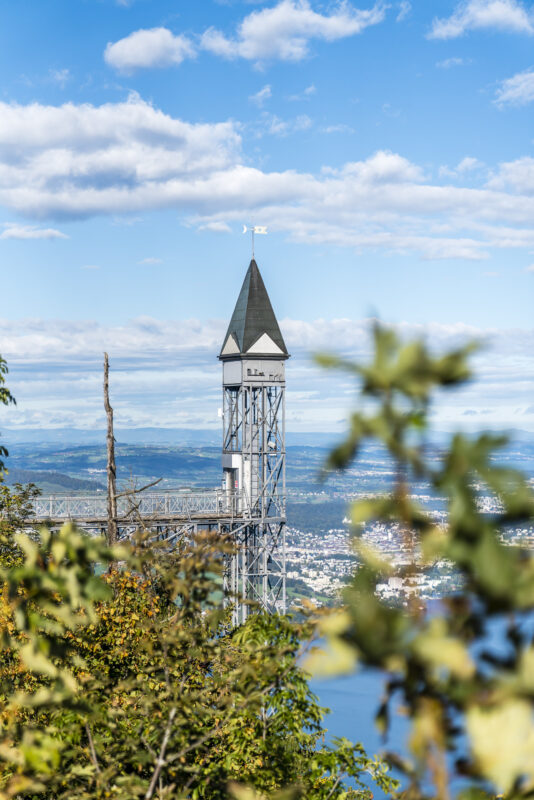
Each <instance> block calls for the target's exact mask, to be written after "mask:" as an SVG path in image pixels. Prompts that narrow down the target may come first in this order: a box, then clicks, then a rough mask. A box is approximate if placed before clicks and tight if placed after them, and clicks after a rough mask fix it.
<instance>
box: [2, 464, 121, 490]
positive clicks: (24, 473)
mask: <svg viewBox="0 0 534 800" xmlns="http://www.w3.org/2000/svg"><path fill="white" fill-rule="evenodd" d="M4 480H5V483H7V484H9V485H13V484H14V483H34V484H35V485H36V486H38V487H39V489H41V491H42V492H43V493H45V494H46V493H51V494H54V493H59V492H96V491H98V490H100V491H104V490H105V488H106V487H105V486H104V484H102V483H98V482H97V481H91V480H84V479H80V478H71V477H70V475H65V474H64V473H63V472H55V471H52V472H36V471H35V470H31V469H17V468H16V467H14V468H11V469H10V470H9V472H8V473H7V475H5V477H4Z"/></svg>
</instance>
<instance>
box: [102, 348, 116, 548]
mask: <svg viewBox="0 0 534 800" xmlns="http://www.w3.org/2000/svg"><path fill="white" fill-rule="evenodd" d="M104 408H105V409H106V416H107V420H108V428H107V435H106V444H107V478H108V480H107V485H108V529H107V540H108V544H109V545H110V546H111V545H114V544H115V543H116V541H117V469H116V466H115V437H114V435H113V409H112V407H111V405H110V403H109V358H108V354H107V353H104Z"/></svg>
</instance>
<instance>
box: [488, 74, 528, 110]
mask: <svg viewBox="0 0 534 800" xmlns="http://www.w3.org/2000/svg"><path fill="white" fill-rule="evenodd" d="M533 100H534V69H527V70H525V71H524V72H518V73H517V75H513V76H512V77H511V78H507V79H506V80H505V81H502V82H501V85H500V87H499V88H498V89H497V94H496V96H495V100H494V102H495V103H496V104H497V105H498V106H505V105H510V106H525V105H527V103H532V101H533Z"/></svg>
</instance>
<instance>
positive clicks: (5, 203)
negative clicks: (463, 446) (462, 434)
mask: <svg viewBox="0 0 534 800" xmlns="http://www.w3.org/2000/svg"><path fill="white" fill-rule="evenodd" d="M533 44H534V10H533V7H531V6H530V5H528V4H523V3H521V2H518V0H464V1H463V2H457V1H456V0H447V1H445V0H439V2H438V1H435V2H432V3H428V2H417V0H414V1H413V2H408V1H407V0H403V2H390V3H381V2H377V3H375V4H373V3H372V2H371V3H368V4H363V3H356V2H354V3H349V2H341V3H336V2H333V3H328V2H324V3H322V2H315V0H309V2H308V1H307V0H280V2H276V0H270V2H240V1H239V0H226V1H225V2H223V0H219V2H215V0H206V1H205V2H197V3H191V2H184V0H182V1H181V2H178V1H177V0H174V2H172V1H171V0H129V1H128V0H122V2H119V1H118V0H47V2H45V3H43V2H42V1H41V0H18V2H17V3H9V4H8V3H4V4H3V6H2V9H1V11H0V69H1V74H2V88H1V90H0V269H1V274H2V277H1V280H2V284H1V285H2V303H1V306H0V352H1V353H2V354H3V355H4V356H5V357H7V358H8V360H9V363H10V366H11V384H12V387H13V390H14V392H15V393H16V394H17V397H18V399H19V406H18V409H17V410H16V411H14V410H9V411H2V412H1V414H2V416H1V417H0V425H2V426H3V427H10V426H11V427H15V426H16V427H24V426H37V425H39V426H43V427H51V426H61V425H79V426H81V427H91V426H94V425H98V424H101V421H102V412H101V408H100V397H99V392H100V388H99V382H100V374H99V371H100V359H101V352H102V350H103V349H108V350H109V352H110V356H111V358H112V364H113V363H114V364H115V365H116V369H117V376H116V380H115V403H116V405H117V407H118V419H119V420H121V421H122V424H123V425H129V426H136V425H146V424H151V423H152V424H161V425H164V426H173V425H176V426H182V425H185V426H193V427H206V426H212V425H216V424H217V423H216V421H215V419H216V417H215V414H214V413H213V410H214V408H215V406H216V405H217V397H218V391H219V389H218V382H219V371H218V370H219V367H218V364H217V362H216V360H215V355H216V353H217V348H218V345H219V343H220V342H219V340H220V339H221V337H222V335H223V333H224V326H225V322H226V321H227V319H228V318H229V316H230V314H231V312H232V309H233V305H234V303H235V299H236V297H237V294H238V291H239V288H240V284H241V281H242V277H243V275H244V272H245V269H246V267H247V263H248V259H249V254H250V243H249V241H248V239H247V238H246V237H244V236H243V235H242V234H241V230H242V225H243V223H249V222H251V221H253V222H255V223H256V224H262V225H267V226H268V228H269V235H268V236H267V237H261V238H260V237H258V241H257V251H256V252H257V259H258V262H259V264H260V269H261V270H262V273H263V275H264V278H265V280H266V283H267V286H268V289H269V291H270V294H271V298H272V300H273V304H274V307H275V310H276V312H277V314H278V316H279V318H280V319H281V320H282V326H283V330H284V333H285V335H286V338H287V340H288V346H289V348H290V350H291V351H292V352H293V353H294V354H295V357H294V360H293V361H292V362H290V365H291V366H290V367H289V380H290V389H291V391H292V392H293V398H292V404H291V407H290V414H289V420H290V426H292V427H294V428H295V429H298V428H300V429H304V430H305V429H321V428H324V429H329V430H330V429H333V428H336V427H339V426H340V425H342V420H343V418H344V416H345V413H346V408H347V407H348V405H349V403H350V398H351V396H352V390H351V387H348V386H346V385H345V384H344V383H343V381H342V380H341V379H340V382H339V383H334V384H333V383H332V382H331V380H328V381H327V382H325V379H324V378H323V377H322V376H320V374H319V373H318V372H317V371H316V370H315V369H314V368H312V367H311V366H310V363H309V353H310V352H312V351H313V350H316V349H319V348H324V347H325V346H326V347H334V348H337V349H339V350H342V351H343V352H346V353H347V354H353V355H361V354H363V353H364V352H365V350H366V347H367V344H366V337H365V324H364V323H363V320H365V319H366V318H368V317H369V316H371V315H375V314H376V315H379V316H380V317H381V318H382V319H384V320H386V321H389V322H393V323H396V324H399V325H401V327H402V330H404V331H406V332H407V333H410V332H416V333H419V334H422V333H425V334H426V335H428V337H429V338H430V339H431V341H434V342H435V344H436V346H445V345H446V344H448V343H450V342H456V341H459V340H460V339H461V338H462V337H465V336H468V335H474V336H477V337H482V338H483V339H484V340H485V341H486V342H487V349H486V351H485V354H483V355H481V356H480V357H479V362H478V365H479V371H480V381H479V383H478V384H476V385H473V386H472V387H471V388H470V389H469V390H468V394H467V395H464V396H462V397H460V396H459V397H458V398H456V399H455V400H454V401H453V400H448V401H447V403H446V404H444V405H443V408H442V409H441V410H440V415H441V416H439V415H438V416H439V422H440V423H442V424H454V423H462V424H466V423H469V424H483V425H492V426H493V425H496V426H499V425H504V426H514V427H520V428H530V429H532V428H534V407H533V403H534V396H533V394H534V393H533V386H534V383H533V381H534V356H533V355H532V354H533V347H532V343H533V339H534V333H533V324H532V320H533V309H534V227H533V224H532V223H533V220H534V157H533V153H532V137H533V126H532V121H533V114H532V111H533V108H534V53H533ZM186 382H188V383H187V388H184V386H185V383H186ZM199 393H201V394H202V401H201V402H200V401H199V398H198V395H199ZM310 393H313V394H310ZM148 398H150V399H149V401H148ZM148 402H149V405H147V403H148ZM215 411H216V408H215Z"/></svg>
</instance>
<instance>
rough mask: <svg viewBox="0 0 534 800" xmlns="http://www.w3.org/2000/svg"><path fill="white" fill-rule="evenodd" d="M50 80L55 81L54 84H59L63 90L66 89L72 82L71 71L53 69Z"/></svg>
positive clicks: (50, 71) (50, 72)
mask: <svg viewBox="0 0 534 800" xmlns="http://www.w3.org/2000/svg"><path fill="white" fill-rule="evenodd" d="M48 74H49V75H50V80H52V81H54V83H57V84H59V86H61V88H62V89H64V88H65V86H66V85H67V83H68V81H69V80H70V70H69V69H66V68H65V69H51V70H49V73H48Z"/></svg>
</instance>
